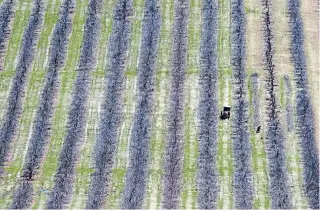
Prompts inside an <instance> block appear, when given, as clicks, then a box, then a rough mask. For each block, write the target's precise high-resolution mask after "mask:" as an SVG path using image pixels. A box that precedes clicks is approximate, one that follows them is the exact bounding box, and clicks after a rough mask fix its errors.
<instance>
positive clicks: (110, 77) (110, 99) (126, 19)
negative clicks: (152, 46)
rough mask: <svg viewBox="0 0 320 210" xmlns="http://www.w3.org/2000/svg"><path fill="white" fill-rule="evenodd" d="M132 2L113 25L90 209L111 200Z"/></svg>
mask: <svg viewBox="0 0 320 210" xmlns="http://www.w3.org/2000/svg"><path fill="white" fill-rule="evenodd" d="M132 6H133V2H132V0H118V1H117V4H116V6H115V8H114V14H113V20H114V23H113V26H112V32H111V37H110V40H109V47H108V48H109V54H108V59H109V62H108V65H107V67H106V70H107V73H106V83H105V93H104V98H105V100H104V102H103V105H102V108H101V117H100V125H99V128H98V134H97V137H96V142H95V147H94V150H93V155H94V158H95V172H94V173H93V174H92V177H91V183H90V189H89V192H88V197H87V203H86V208H89V209H97V208H102V207H103V205H104V202H105V199H106V197H107V189H108V186H109V182H110V175H111V172H112V166H113V161H114V153H115V149H116V145H117V133H118V128H119V126H120V121H121V116H122V92H123V86H124V81H125V75H124V71H125V61H126V58H127V52H128V46H129V38H130V29H131V16H132V13H133V8H132Z"/></svg>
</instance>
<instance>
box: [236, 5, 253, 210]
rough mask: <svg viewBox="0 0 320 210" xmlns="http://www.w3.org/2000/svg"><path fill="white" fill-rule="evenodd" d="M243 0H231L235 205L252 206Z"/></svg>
mask: <svg viewBox="0 0 320 210" xmlns="http://www.w3.org/2000/svg"><path fill="white" fill-rule="evenodd" d="M245 18H246V17H245V8H244V1H243V0H232V1H231V65H232V74H233V92H232V94H233V97H232V110H233V111H232V116H231V119H232V124H231V129H232V130H231V131H232V134H231V138H232V141H233V159H234V161H233V166H234V174H233V192H234V207H235V208H240V209H243V208H244V209H250V208H252V205H253V177H252V169H251V145H250V141H249V127H248V119H249V116H248V101H247V97H246V96H247V90H246V66H245V65H246V64H245V60H246V42H245V39H246V38H245V33H246V19H245Z"/></svg>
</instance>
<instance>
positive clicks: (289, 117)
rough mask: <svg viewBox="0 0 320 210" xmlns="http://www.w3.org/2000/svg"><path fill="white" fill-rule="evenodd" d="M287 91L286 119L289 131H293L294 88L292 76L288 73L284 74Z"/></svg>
mask: <svg viewBox="0 0 320 210" xmlns="http://www.w3.org/2000/svg"><path fill="white" fill-rule="evenodd" d="M284 84H285V93H286V121H287V131H288V132H292V131H293V130H294V115H293V107H292V103H291V94H292V88H291V83H290V78H289V76H288V75H285V76H284Z"/></svg>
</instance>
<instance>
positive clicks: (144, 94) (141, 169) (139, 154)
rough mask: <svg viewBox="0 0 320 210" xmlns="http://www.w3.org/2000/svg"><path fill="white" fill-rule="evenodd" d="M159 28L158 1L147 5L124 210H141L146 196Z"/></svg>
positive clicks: (123, 203) (124, 193) (151, 1)
mask: <svg viewBox="0 0 320 210" xmlns="http://www.w3.org/2000/svg"><path fill="white" fill-rule="evenodd" d="M160 24H161V17H160V8H159V1H158V0H150V1H145V3H144V17H143V23H142V38H141V47H140V56H139V66H138V71H139V72H138V93H137V94H138V99H137V105H136V109H135V110H136V111H135V115H134V119H133V127H132V131H131V136H130V154H129V165H128V168H127V173H126V179H125V188H124V192H123V198H122V207H123V208H125V209H141V208H142V204H143V201H144V197H145V192H146V184H147V183H146V182H147V177H148V169H149V161H148V160H149V157H150V155H149V149H150V147H149V145H150V143H149V141H150V138H151V125H152V118H151V114H152V108H153V103H154V88H155V84H154V83H155V73H156V72H155V71H156V60H157V52H158V41H159V36H160Z"/></svg>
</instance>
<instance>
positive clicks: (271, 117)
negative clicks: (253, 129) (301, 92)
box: [262, 0, 292, 209]
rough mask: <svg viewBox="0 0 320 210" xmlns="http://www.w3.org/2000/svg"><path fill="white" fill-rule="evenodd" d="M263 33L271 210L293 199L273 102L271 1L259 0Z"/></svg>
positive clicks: (286, 207)
mask: <svg viewBox="0 0 320 210" xmlns="http://www.w3.org/2000/svg"><path fill="white" fill-rule="evenodd" d="M262 7H263V19H262V32H263V33H262V34H263V41H264V50H263V65H264V70H265V71H266V81H265V85H266V94H267V95H266V106H267V107H266V110H267V115H266V117H267V128H266V129H267V131H266V136H265V142H266V152H267V158H268V164H269V177H270V180H269V193H270V197H271V207H272V208H273V209H290V208H292V198H291V193H290V188H289V183H288V174H287V168H286V159H285V157H286V155H285V147H284V143H285V138H284V134H283V130H282V127H281V124H280V121H279V116H278V105H277V102H276V98H277V97H276V89H275V87H276V85H277V84H276V81H275V78H276V71H275V65H274V63H273V56H274V44H273V33H272V25H271V24H272V20H271V17H272V16H271V15H272V14H271V3H270V0H263V1H262Z"/></svg>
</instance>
